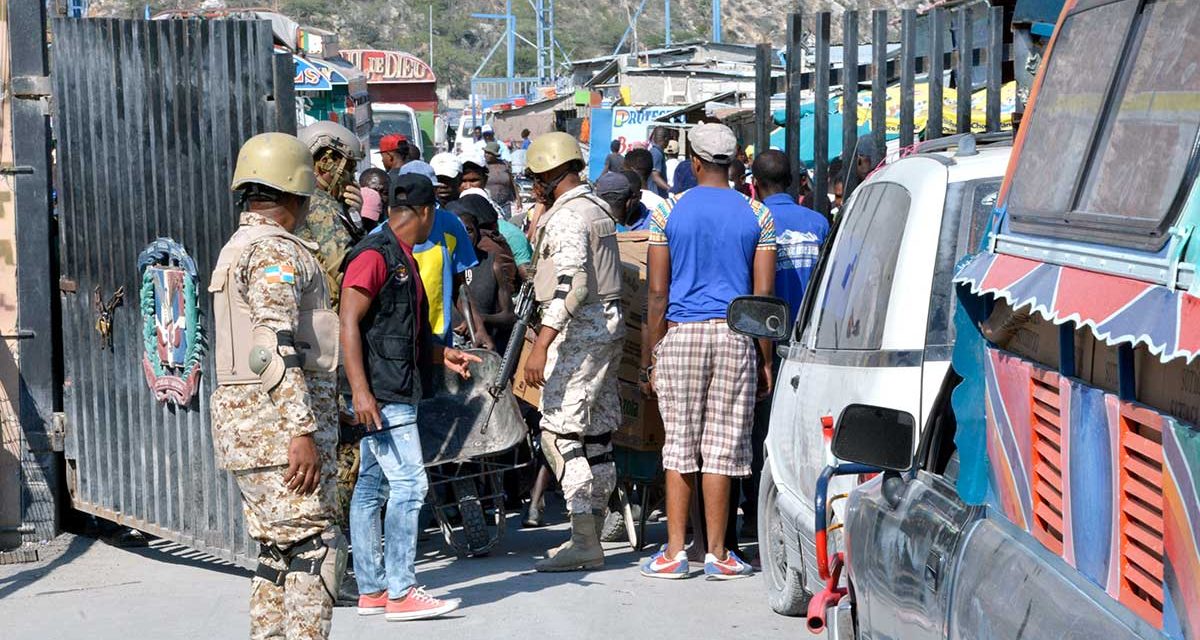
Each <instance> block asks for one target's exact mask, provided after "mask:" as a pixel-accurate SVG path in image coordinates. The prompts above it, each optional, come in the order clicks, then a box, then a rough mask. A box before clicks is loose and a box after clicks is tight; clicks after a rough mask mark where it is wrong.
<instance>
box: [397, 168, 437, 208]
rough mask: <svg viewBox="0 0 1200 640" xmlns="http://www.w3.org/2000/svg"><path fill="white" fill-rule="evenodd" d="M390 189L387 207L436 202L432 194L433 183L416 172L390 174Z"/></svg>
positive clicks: (422, 204) (413, 205) (418, 205)
mask: <svg viewBox="0 0 1200 640" xmlns="http://www.w3.org/2000/svg"><path fill="white" fill-rule="evenodd" d="M390 190H391V193H389V194H388V208H391V207H421V206H426V205H431V204H434V203H435V202H436V200H435V199H434V196H433V183H432V182H430V181H429V178H426V177H425V176H423V175H421V174H418V173H405V174H400V175H396V176H392V180H391V185H390Z"/></svg>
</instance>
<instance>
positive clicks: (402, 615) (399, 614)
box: [387, 587, 462, 622]
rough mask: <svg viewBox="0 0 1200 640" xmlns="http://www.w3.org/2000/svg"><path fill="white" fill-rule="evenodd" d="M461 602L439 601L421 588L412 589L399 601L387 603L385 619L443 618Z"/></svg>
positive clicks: (451, 600) (454, 600)
mask: <svg viewBox="0 0 1200 640" xmlns="http://www.w3.org/2000/svg"><path fill="white" fill-rule="evenodd" d="M460 604H462V600H460V599H458V598H453V599H449V600H439V599H437V598H435V597H433V596H431V595H429V594H428V593H425V589H423V588H421V587H413V588H411V589H409V590H408V593H407V594H405V595H404V597H403V598H400V599H399V600H388V601H387V619H388V620H389V621H392V622H402V621H405V620H428V619H430V618H437V617H439V616H444V615H446V614H447V613H450V612H451V611H454V610H455V609H457V608H458V605H460Z"/></svg>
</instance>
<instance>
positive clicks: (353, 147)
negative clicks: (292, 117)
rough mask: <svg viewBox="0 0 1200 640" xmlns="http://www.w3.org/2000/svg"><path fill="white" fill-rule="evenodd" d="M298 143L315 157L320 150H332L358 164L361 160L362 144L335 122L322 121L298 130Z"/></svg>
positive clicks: (349, 131)
mask: <svg viewBox="0 0 1200 640" xmlns="http://www.w3.org/2000/svg"><path fill="white" fill-rule="evenodd" d="M300 141H301V142H303V143H304V144H305V145H307V146H308V149H309V151H311V152H312V154H313V155H316V153H317V152H318V151H320V150H321V149H333V150H334V151H337V152H338V153H340V154H342V155H344V156H346V157H347V158H350V159H351V160H353V161H355V162H358V161H359V160H362V159H363V151H362V142H360V141H359V139H358V136H356V135H354V132H353V131H351V130H349V129H347V128H346V127H343V126H342V125H340V124H338V123H336V122H330V121H328V120H322V121H320V122H314V123H313V124H310V125H308V126H307V127H304V128H303V129H301V130H300Z"/></svg>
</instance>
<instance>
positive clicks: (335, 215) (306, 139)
mask: <svg viewBox="0 0 1200 640" xmlns="http://www.w3.org/2000/svg"><path fill="white" fill-rule="evenodd" d="M298 137H299V138H300V141H301V142H303V143H304V144H305V145H307V146H308V148H309V151H311V152H312V156H313V165H314V167H313V169H314V171H315V172H316V176H317V190H316V191H314V192H313V195H312V201H311V202H310V203H309V214H308V220H306V221H305V223H304V224H303V225H301V226H299V227H297V228H296V235H297V236H298V237H300V238H301V239H304V240H308V241H309V242H315V243H316V244H317V246H318V247H319V248H318V249H317V260H319V261H320V262H321V269H322V270H323V271H324V272H325V278H326V279H327V280H328V283H329V295H330V302H332V303H333V307H334V309H336V308H337V304H338V295H339V294H340V293H341V289H342V261H343V260H344V259H345V257H346V254H347V253H348V252H349V251H350V247H352V246H354V243H356V242H358V240H359V238H361V237H362V235H363V233H362V218H361V216H360V215H359V211H361V210H362V196H361V194H360V191H359V189H358V186H357V185H355V184H354V174H355V171H354V168H355V165H356V164H357V163H358V161H359V160H362V157H363V152H362V143H361V142H359V140H358V137H357V136H355V135H354V132H352V131H350V130H349V129H347V128H346V127H343V126H342V125H340V124H337V123H336V122H327V121H322V122H317V123H315V124H312V125H309V126H307V127H305V128H303V129H301V130H300V134H299V136H298Z"/></svg>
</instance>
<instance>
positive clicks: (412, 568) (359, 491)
mask: <svg viewBox="0 0 1200 640" xmlns="http://www.w3.org/2000/svg"><path fill="white" fill-rule="evenodd" d="M380 413H381V414H382V416H383V420H384V423H385V425H386V426H387V427H391V428H389V429H388V430H386V431H381V432H378V433H371V434H368V435H367V436H366V437H364V438H363V439H362V440H361V441H360V442H359V453H360V456H361V460H360V462H359V469H358V483H357V484H356V485H354V497H353V498H352V499H351V501H350V535H351V538H352V539H353V540H354V573H355V575H356V577H357V578H358V591H359V593H363V594H368V593H379V592H380V591H383V590H384V589H387V592H388V596H389V597H391V598H400V597H402V596H404V594H406V593H407V592H408V589H409V587H412V586H415V585H416V572H417V569H416V556H417V517H418V515H419V514H420V512H421V505H422V504H424V503H425V493H426V492H427V491H428V489H429V480H428V479H427V478H426V476H425V464H424V459H423V457H422V455H421V438H420V435H419V434H418V433H417V410H416V407H414V406H413V405H410V404H399V403H397V404H386V405H383V406H382V407H380ZM384 491H387V492H388V496H387V498H386V500H387V518H386V520H385V522H384V525H383V536H382V538H383V548H382V549H381V548H380V537H381V536H380V535H379V533H380V532H379V510H380V508H382V507H383V502H384V499H385V498H384Z"/></svg>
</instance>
